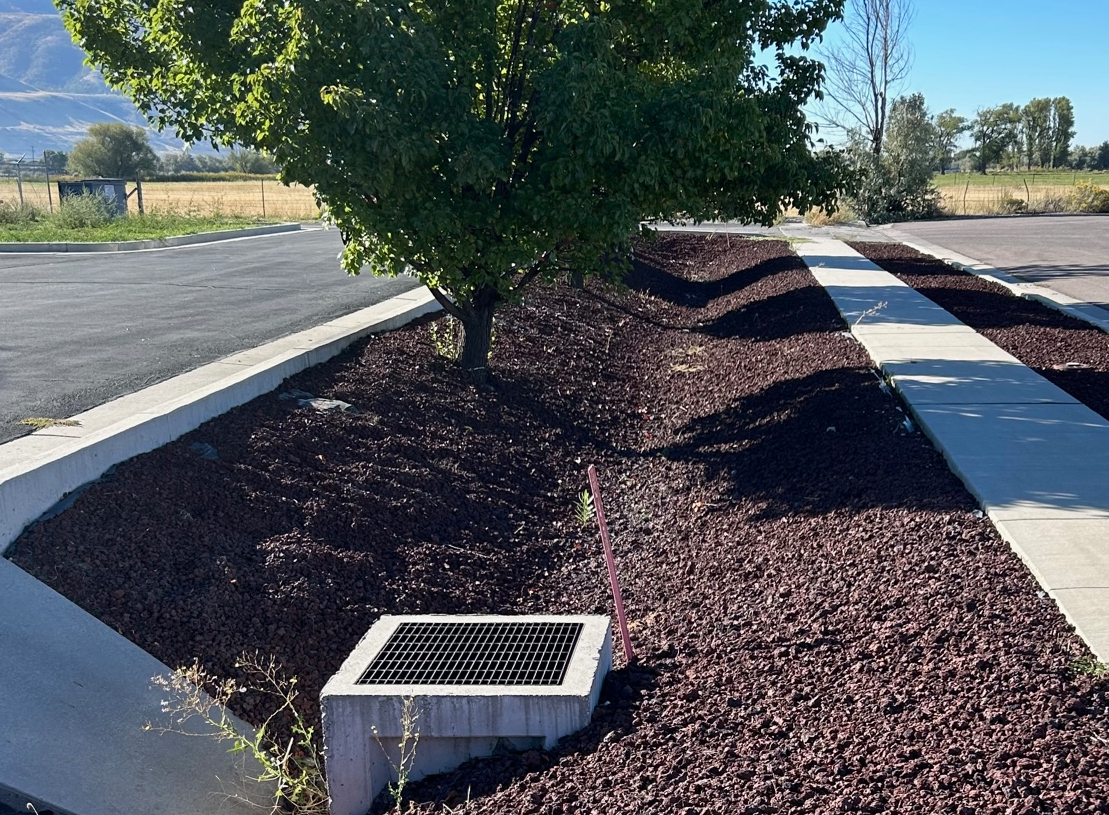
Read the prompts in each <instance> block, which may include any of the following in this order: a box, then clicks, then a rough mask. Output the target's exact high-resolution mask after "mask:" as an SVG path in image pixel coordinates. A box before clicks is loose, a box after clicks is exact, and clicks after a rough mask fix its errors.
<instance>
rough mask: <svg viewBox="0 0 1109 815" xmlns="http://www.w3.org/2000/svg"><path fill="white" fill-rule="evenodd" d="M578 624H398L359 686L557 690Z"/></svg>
mask: <svg viewBox="0 0 1109 815" xmlns="http://www.w3.org/2000/svg"><path fill="white" fill-rule="evenodd" d="M582 627H583V626H582V624H581V623H537V622H518V623H503V622H495V623H462V622H460V623H401V624H400V625H399V626H397V630H396V631H394V632H393V634H392V635H391V636H390V637H389V639H388V641H387V642H386V643H385V645H384V647H382V649H381V650H380V651H379V652H378V654H377V656H376V657H374V660H373V662H371V663H370V667H369V668H367V669H366V672H365V673H364V674H362V678H361V679H359V680H358V684H360V685H561V684H562V680H563V678H564V677H565V676H566V668H567V666H568V665H569V664H570V655H571V654H573V653H574V646H575V645H577V642H578V637H579V636H580V635H581V631H582Z"/></svg>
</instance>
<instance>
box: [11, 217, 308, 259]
mask: <svg viewBox="0 0 1109 815" xmlns="http://www.w3.org/2000/svg"><path fill="white" fill-rule="evenodd" d="M299 230H300V224H299V223H287V224H266V225H265V226H250V227H245V228H243V229H221V230H218V231H216V232H197V233H195V234H193V235H174V236H172V237H168V238H150V239H147V240H141V241H103V242H97V243H0V252H3V253H8V254H30V253H41V252H54V253H59V252H139V251H142V250H144V249H165V248H169V247H174V246H192V245H193V244H198V243H216V242H217V241H226V240H234V239H236V238H254V237H258V236H261V235H276V234H280V233H285V232H297V231H299Z"/></svg>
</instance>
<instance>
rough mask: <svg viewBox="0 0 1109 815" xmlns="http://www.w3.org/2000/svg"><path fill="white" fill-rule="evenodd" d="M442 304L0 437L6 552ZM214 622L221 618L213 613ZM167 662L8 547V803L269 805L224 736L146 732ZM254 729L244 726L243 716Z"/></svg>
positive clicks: (2, 706) (3, 657)
mask: <svg viewBox="0 0 1109 815" xmlns="http://www.w3.org/2000/svg"><path fill="white" fill-rule="evenodd" d="M438 309H439V306H438V304H437V303H435V301H434V299H433V298H432V297H431V294H430V292H428V291H427V290H422V291H411V292H407V293H405V294H401V295H398V296H397V297H394V298H392V299H391V300H386V301H385V302H382V303H379V304H377V305H375V306H371V307H369V308H367V309H362V310H360V311H357V312H354V313H353V314H349V315H347V316H345V317H340V318H339V319H336V320H332V321H331V322H328V323H325V324H323V325H320V326H317V327H316V328H313V329H310V330H308V331H304V332H301V333H299V334H293V335H291V336H289V337H285V338H283V339H280V340H276V341H274V342H271V343H267V344H266V345H263V346H260V347H258V348H255V349H252V350H250V351H244V352H242V353H239V354H235V355H233V356H231V357H228V358H226V359H223V360H220V361H219V362H215V363H212V364H210V365H207V366H204V367H202V368H198V369H196V370H194V371H190V372H189V373H186V374H182V375H181V376H178V377H175V378H174V379H171V380H168V381H166V382H163V383H160V384H158V385H154V386H152V387H150V388H146V389H144V390H141V391H138V392H136V393H133V394H130V395H128V396H125V397H122V398H120V399H117V400H114V401H113V402H109V403H108V404H105V405H102V406H100V407H97V408H94V409H92V410H90V411H86V412H84V413H82V414H78V415H77V416H75V417H73V418H74V419H75V420H76V421H77V422H78V425H77V426H74V427H65V426H59V427H54V428H48V429H46V430H40V431H37V432H35V433H32V434H31V435H29V436H24V437H22V438H19V439H16V440H14V441H11V442H8V443H7V444H3V445H0V554H2V552H3V550H4V549H5V548H6V547H7V546H8V545H9V544H10V543H11V542H12V541H13V540H14V539H15V538H16V537H17V536H18V535H19V534H20V532H21V530H22V529H23V528H24V527H25V526H26V525H27V524H28V523H30V522H32V521H34V519H36V518H37V517H39V516H40V515H41V514H42V513H43V511H45V510H46V509H48V508H49V507H50V506H51V505H52V504H54V503H55V502H56V501H58V500H59V499H60V498H62V497H63V496H65V495H67V493H71V492H72V491H74V490H76V489H78V488H80V487H81V486H82V485H83V484H85V483H87V482H89V481H91V480H93V479H95V478H97V477H99V476H100V475H101V474H102V473H103V472H104V471H105V470H107V469H108V468H109V467H111V466H112V465H113V464H116V463H118V462H120V461H124V460H126V459H128V458H131V457H133V456H135V455H138V454H140V453H142V452H145V451H147V450H152V449H154V448H156V447H159V446H161V445H163V444H166V443H167V442H169V441H171V440H173V439H175V438H178V437H179V436H181V435H183V434H184V433H187V432H188V431H190V430H192V429H193V428H195V427H198V426H199V425H200V424H202V423H203V422H205V421H207V420H208V419H210V418H212V417H214V416H217V415H219V414H221V413H224V412H226V411H227V410H230V409H231V408H232V407H234V406H236V405H239V404H242V403H244V402H246V401H248V400H250V399H252V398H254V397H256V396H258V395H260V394H263V393H267V392H269V391H271V390H273V389H274V388H276V387H277V386H278V385H279V384H280V383H281V382H282V380H284V379H285V378H287V377H289V376H291V375H292V374H294V373H296V372H298V371H301V370H303V369H305V368H307V367H309V366H312V365H315V364H317V363H319V362H323V361H324V360H326V359H328V358H329V357H331V356H333V355H334V354H336V353H338V352H339V351H340V350H342V349H343V348H346V347H347V346H348V345H350V344H351V343H353V342H355V341H356V340H358V339H359V338H361V337H364V336H366V335H367V334H370V333H373V332H377V331H386V330H390V329H392V328H396V327H398V326H400V325H403V324H405V323H407V322H410V321H411V320H413V319H416V318H417V317H419V316H421V315H423V314H427V313H430V312H433V311H437V310H438ZM212 624H213V625H219V621H217V620H213V621H212ZM168 673H169V666H166V665H163V664H162V663H160V662H159V661H158V660H156V659H155V658H154V657H152V656H151V655H150V654H148V653H146V652H145V651H143V650H142V649H141V648H139V647H138V646H137V645H135V644H133V643H131V642H129V641H128V640H127V639H125V638H124V637H123V636H121V635H120V634H119V633H117V632H116V631H113V630H112V629H110V628H108V627H107V626H106V625H104V624H103V623H101V622H100V621H99V620H97V619H96V618H95V617H93V616H92V615H90V614H88V613H87V612H85V611H83V610H82V609H80V608H78V607H77V606H76V605H74V604H73V603H71V602H69V601H68V600H66V599H65V598H64V597H62V596H61V595H59V594H57V593H55V592H54V591H53V590H51V589H50V588H48V587H47V586H46V585H45V584H43V583H41V582H39V581H38V580H36V579H34V578H33V577H31V576H30V575H28V574H27V573H26V572H24V571H23V570H21V569H19V568H18V567H17V566H15V564H13V563H11V562H10V561H8V560H6V559H4V558H3V557H0V813H2V812H3V811H4V809H5V806H8V807H14V808H17V809H18V810H19V811H23V806H24V804H25V803H27V802H31V803H33V804H34V805H35V806H37V807H38V808H39V810H40V811H41V810H44V809H50V810H52V811H54V812H55V813H57V815H135V814H136V813H142V815H238V814H239V813H243V815H246V813H257V812H260V811H269V807H268V806H265V804H266V803H267V801H269V802H272V800H273V799H272V790H271V789H268V788H262V787H260V786H259V785H257V784H255V783H252V782H251V781H250V778H251V777H252V776H256V775H257V773H258V770H259V768H257V767H256V766H254V767H252V766H249V765H247V766H245V768H244V765H243V761H242V760H241V757H239V756H231V755H229V754H228V752H227V750H228V747H229V746H230V745H229V744H228V743H226V742H218V741H216V740H215V739H213V738H209V737H203V738H195V737H194V738H189V737H187V736H184V735H181V734H179V733H166V734H161V733H158V732H150V731H145V730H144V729H143V726H144V725H145V724H146V723H148V722H151V723H154V724H155V725H159V724H165V725H168V724H169V721H168V716H167V715H166V714H165V713H163V711H162V710H161V700H162V699H163V698H165V695H166V694H165V692H164V691H161V690H158V689H157V688H155V687H154V686H153V685H152V684H151V681H150V680H151V677H153V676H156V675H166V674H168ZM243 727H245V725H243Z"/></svg>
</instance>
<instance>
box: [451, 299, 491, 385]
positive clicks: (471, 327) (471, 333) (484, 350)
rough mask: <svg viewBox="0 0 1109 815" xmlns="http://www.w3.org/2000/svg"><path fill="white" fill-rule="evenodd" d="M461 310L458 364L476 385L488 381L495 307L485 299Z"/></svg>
mask: <svg viewBox="0 0 1109 815" xmlns="http://www.w3.org/2000/svg"><path fill="white" fill-rule="evenodd" d="M475 299H477V300H478V303H475V304H472V305H468V306H466V307H464V308H463V309H462V331H463V341H462V356H460V357H459V358H458V364H459V365H460V366H462V370H464V371H465V372H466V373H467V374H468V375H469V377H470V379H471V380H473V382H474V383H475V384H477V385H484V384H486V382H488V381H489V351H490V350H491V349H492V346H493V313H494V312H495V311H496V305H495V303H493V302H492V301H491V300H489V299H487V298H481V297H479V298H475Z"/></svg>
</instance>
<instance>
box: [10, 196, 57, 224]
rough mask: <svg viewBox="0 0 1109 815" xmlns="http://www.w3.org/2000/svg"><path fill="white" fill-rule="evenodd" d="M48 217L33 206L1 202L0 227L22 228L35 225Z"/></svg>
mask: <svg viewBox="0 0 1109 815" xmlns="http://www.w3.org/2000/svg"><path fill="white" fill-rule="evenodd" d="M45 217H46V213H44V212H43V211H42V210H41V209H39V208H38V207H36V206H34V205H33V204H18V203H16V202H15V201H0V225H3V226H20V225H23V224H33V223H35V222H37V221H41V220H43V219H44V218H45Z"/></svg>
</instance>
